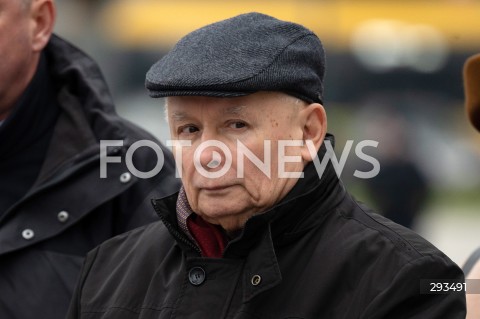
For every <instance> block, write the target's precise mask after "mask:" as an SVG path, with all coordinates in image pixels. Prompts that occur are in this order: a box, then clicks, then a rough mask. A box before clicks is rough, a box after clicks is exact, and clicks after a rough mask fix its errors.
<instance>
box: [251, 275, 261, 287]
mask: <svg viewBox="0 0 480 319" xmlns="http://www.w3.org/2000/svg"><path fill="white" fill-rule="evenodd" d="M261 281H262V277H260V275H254V276H253V277H252V280H251V283H252V285H254V286H258V285H259V284H260V282H261Z"/></svg>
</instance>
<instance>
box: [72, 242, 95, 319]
mask: <svg viewBox="0 0 480 319" xmlns="http://www.w3.org/2000/svg"><path fill="white" fill-rule="evenodd" d="M99 249H100V247H97V248H95V249H93V250H92V251H90V252H89V253H88V254H87V256H86V257H85V260H84V263H83V267H82V270H81V272H80V275H79V278H78V281H77V286H76V289H75V291H74V294H73V296H72V299H71V300H70V307H69V310H68V313H67V317H66V319H79V318H82V314H81V310H82V306H81V301H82V298H81V296H82V289H83V285H84V283H85V280H86V278H87V276H88V273H89V271H90V269H91V268H92V266H93V263H94V261H95V257H96V256H97V254H98V251H99Z"/></svg>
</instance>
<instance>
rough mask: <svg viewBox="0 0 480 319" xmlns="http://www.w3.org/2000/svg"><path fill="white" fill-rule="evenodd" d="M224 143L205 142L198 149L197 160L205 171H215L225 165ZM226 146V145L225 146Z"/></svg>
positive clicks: (216, 141) (209, 140) (210, 140)
mask: <svg viewBox="0 0 480 319" xmlns="http://www.w3.org/2000/svg"><path fill="white" fill-rule="evenodd" d="M221 144H222V143H221V142H220V141H218V140H213V139H208V140H203V141H202V142H201V144H200V145H199V146H198V148H197V149H196V151H195V153H196V156H195V158H196V160H197V161H198V162H199V164H200V165H201V166H202V167H203V168H204V169H205V170H211V171H215V170H216V168H219V167H221V166H222V164H223V163H225V154H224V151H225V150H222V149H221V147H222V145H221ZM223 145H224V144H223Z"/></svg>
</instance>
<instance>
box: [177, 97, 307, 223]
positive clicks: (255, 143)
mask: <svg viewBox="0 0 480 319" xmlns="http://www.w3.org/2000/svg"><path fill="white" fill-rule="evenodd" d="M304 108H305V105H304V103H303V102H301V101H298V100H296V99H294V98H292V97H289V96H286V95H284V94H281V93H270V92H260V93H255V94H251V95H248V96H245V97H237V98H215V97H170V98H168V100H167V111H168V120H169V124H170V132H171V136H172V138H173V139H174V140H187V141H190V142H191V146H183V147H181V150H180V149H179V147H178V146H177V147H174V154H176V159H177V161H179V156H180V155H181V169H182V182H183V185H184V187H185V191H186V194H187V198H188V201H189V203H190V205H191V207H192V209H193V211H195V212H196V213H197V214H199V215H200V216H202V217H203V218H204V219H205V220H207V221H208V222H210V223H213V224H220V225H221V226H222V227H223V228H224V229H225V230H227V231H234V230H237V229H240V228H241V227H242V226H243V225H244V223H245V222H246V220H247V219H248V218H249V217H251V216H252V215H254V214H257V213H261V212H264V211H265V210H267V209H268V208H270V207H272V206H273V205H274V204H275V203H277V202H278V201H279V200H280V199H282V198H283V197H284V196H285V195H286V194H287V193H288V192H289V191H290V189H291V188H292V187H293V185H294V184H295V183H296V181H297V179H296V178H285V177H283V178H282V177H281V176H279V172H278V169H279V166H281V171H282V172H301V171H302V170H303V168H304V165H305V161H304V160H303V159H302V158H301V153H300V147H296V146H288V147H285V148H282V147H280V148H281V149H283V150H284V151H282V150H280V151H281V152H282V154H285V155H288V156H297V157H296V158H294V159H292V158H291V161H290V162H288V163H279V143H278V141H280V140H288V141H291V140H298V141H302V140H303V139H304V136H303V127H304V123H303V121H304V117H302V112H303V109H304ZM207 141H215V142H216V143H218V142H220V143H223V144H224V145H225V146H226V152H224V151H222V150H221V149H220V148H219V147H218V146H208V147H206V146H207V144H205V142H207ZM217 141H218V142H217ZM264 141H270V143H271V145H270V146H269V147H267V151H265V150H264V145H265V144H264ZM238 142H241V143H242V144H243V145H244V146H245V147H243V149H248V150H249V151H251V152H252V153H253V154H254V155H255V156H256V157H257V158H259V159H260V161H262V162H267V164H268V165H267V166H269V171H270V174H271V176H270V177H268V176H267V174H268V173H266V172H263V171H262V170H261V169H260V168H259V167H258V166H260V167H262V168H263V169H265V167H264V166H261V165H259V164H258V163H257V164H258V165H256V164H254V163H253V162H252V160H250V159H249V158H247V157H246V156H242V157H241V159H240V161H241V162H243V173H242V172H241V171H242V163H239V161H238V159H237V155H238V152H239V147H238ZM201 145H203V146H202V147H205V148H204V149H203V151H201V152H200V150H202V148H200V149H199V152H198V154H197V158H195V151H196V150H197V149H198V148H199V147H200V146H201ZM220 145H222V144H220ZM267 146H268V144H267ZM177 152H178V153H177ZM240 152H241V151H240ZM266 152H270V156H271V159H270V160H269V161H266V160H265V159H266V158H267V157H268V156H267V157H266V156H265V153H266ZM225 153H227V154H230V155H231V156H230V157H231V160H232V161H231V166H230V168H229V169H228V170H227V171H226V172H224V173H223V172H222V169H224V167H229V165H228V160H227V157H228V155H225ZM280 156H281V157H284V156H283V155H280ZM195 161H196V162H197V166H199V167H200V169H198V168H196V167H195V164H194V163H195ZM279 164H280V165H279ZM267 172H268V171H267ZM214 175H217V176H214ZM237 175H240V176H237Z"/></svg>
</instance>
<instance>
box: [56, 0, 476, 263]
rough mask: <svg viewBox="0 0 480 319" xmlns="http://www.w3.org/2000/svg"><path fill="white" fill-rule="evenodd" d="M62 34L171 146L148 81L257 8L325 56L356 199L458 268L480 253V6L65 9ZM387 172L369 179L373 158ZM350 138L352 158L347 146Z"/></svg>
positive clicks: (260, 4)
mask: <svg viewBox="0 0 480 319" xmlns="http://www.w3.org/2000/svg"><path fill="white" fill-rule="evenodd" d="M57 5H58V20H57V25H56V32H57V33H58V34H59V35H61V36H63V37H65V38H66V39H68V40H70V41H71V42H72V43H74V44H76V45H77V46H79V47H80V48H82V49H83V50H84V51H85V52H87V53H88V54H89V55H91V56H92V57H93V58H94V59H96V60H97V62H98V63H99V65H100V67H101V68H102V70H103V72H104V74H105V77H106V80H107V82H108V83H109V85H110V88H111V91H112V94H113V97H114V100H115V101H116V103H117V109H118V112H119V113H120V114H122V115H123V116H124V117H126V118H128V119H130V120H131V121H133V122H136V123H138V124H139V125H141V126H143V127H144V128H146V129H147V130H149V131H151V132H152V133H153V134H155V135H156V136H157V137H158V138H159V139H161V140H163V141H165V140H166V139H168V138H169V136H168V129H167V125H166V123H165V121H164V114H163V106H162V103H163V101H162V100H154V99H150V98H149V97H148V96H147V93H146V90H145V89H144V86H143V83H144V79H145V73H146V72H147V70H148V69H149V67H150V66H151V65H152V64H153V63H154V62H156V61H157V60H158V59H160V58H161V57H162V55H163V54H165V53H166V52H167V51H168V50H169V49H170V48H171V47H172V46H173V45H174V44H175V42H176V41H178V40H179V39H180V38H181V37H182V36H183V35H185V34H187V33H189V32H190V31H192V30H194V29H196V28H199V27H201V26H203V25H205V24H208V23H211V22H215V21H218V20H221V19H225V18H228V17H231V16H234V15H236V14H240V13H244V12H250V11H257V12H262V13H266V14H270V15H273V16H275V17H277V18H280V19H284V20H289V21H293V22H298V23H300V24H303V25H305V26H306V27H308V28H310V29H311V30H312V31H314V32H315V33H316V34H317V35H318V36H319V37H320V39H321V40H322V41H323V43H324V46H325V48H326V51H327V74H326V82H325V90H326V96H325V107H326V110H327V114H328V118H329V131H330V132H331V133H334V134H335V136H336V147H335V148H336V152H337V156H338V158H340V157H341V156H342V154H343V156H348V157H347V160H346V167H345V169H344V170H343V173H342V178H343V180H344V181H345V183H346V185H347V188H348V189H349V190H350V191H351V192H352V193H353V194H354V195H355V197H356V198H357V199H358V200H360V201H363V202H365V203H367V204H368V205H369V206H371V207H374V208H375V209H378V210H379V211H382V212H384V214H385V215H387V216H388V217H390V218H392V219H394V220H396V221H397V222H399V223H402V224H404V225H406V226H407V227H411V228H412V229H414V230H415V231H417V232H418V233H420V234H421V235H422V236H424V237H425V238H427V239H428V240H430V241H431V242H432V243H433V244H435V245H436V246H437V247H438V248H440V249H441V250H443V251H444V252H445V253H446V254H447V255H448V256H449V257H450V258H452V260H454V261H455V262H457V263H458V264H459V265H462V264H463V263H464V261H465V260H466V258H467V256H468V255H469V254H470V253H471V252H472V251H473V250H474V249H475V248H476V247H478V246H480V231H479V230H480V187H479V186H480V134H479V133H477V132H476V131H474V129H473V128H472V127H471V125H470V123H469V122H468V121H467V119H466V116H465V111H464V108H463V85H462V77H461V76H462V67H463V63H464V61H465V59H466V58H467V57H468V56H469V55H471V54H473V53H476V52H480V1H478V0H475V1H474V0H471V1H469V0H449V1H447V0H430V1H421V0H403V1H392V0H390V1H382V0H350V1H347V0H343V1H334V0H323V1H322V0H303V1H302V0H275V1H270V0H264V1H253V0H242V1H221V0H207V1H198V0H197V1H195V0H176V1H171V0H170V1H162V0H103V1H102V0H90V1H87V0H83V1H82V0H58V1H57ZM363 140H374V141H377V142H378V146H377V147H364V148H363V149H362V152H363V153H364V154H365V155H368V156H370V157H373V158H375V159H377V160H378V161H379V163H380V166H381V169H380V174H379V175H378V176H377V177H375V178H373V179H361V178H357V177H355V176H354V174H355V172H356V171H357V172H358V171H361V172H367V171H369V170H371V169H372V164H371V160H368V158H366V157H365V156H364V157H363V158H362V157H361V156H358V155H357V154H356V153H355V148H356V146H357V145H358V143H360V142H361V141H363ZM348 141H353V143H352V147H351V149H350V150H349V149H348V148H346V147H345V146H346V145H348Z"/></svg>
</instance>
